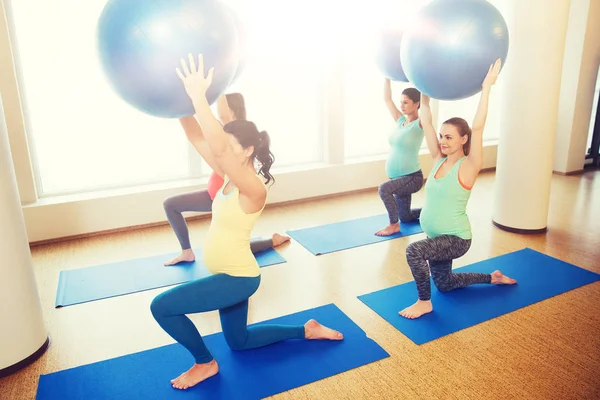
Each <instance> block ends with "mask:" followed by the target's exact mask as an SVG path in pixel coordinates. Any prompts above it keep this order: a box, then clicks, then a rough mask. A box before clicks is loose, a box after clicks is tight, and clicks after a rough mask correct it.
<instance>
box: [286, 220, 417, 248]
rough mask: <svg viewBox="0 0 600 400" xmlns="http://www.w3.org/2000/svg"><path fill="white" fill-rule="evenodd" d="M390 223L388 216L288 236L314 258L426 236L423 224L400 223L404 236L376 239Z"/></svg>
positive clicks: (322, 227)
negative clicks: (370, 245)
mask: <svg viewBox="0 0 600 400" xmlns="http://www.w3.org/2000/svg"><path fill="white" fill-rule="evenodd" d="M389 223H390V220H389V218H388V215H387V214H383V215H375V216H372V217H366V218H358V219H353V220H349V221H343V222H336V223H333V224H327V225H321V226H315V227H312V228H306V229H297V230H292V231H287V233H288V235H290V236H291V237H292V238H293V239H294V240H296V241H297V242H298V243H300V244H301V245H302V246H304V248H306V249H307V250H308V251H310V252H311V253H312V254H314V255H320V254H327V253H333V252H336V251H340V250H346V249H350V248H353V247H358V246H364V245H367V244H372V243H378V242H383V241H386V240H391V239H396V238H399V237H403V236H409V235H414V234H417V233H421V232H423V229H421V224H419V222H418V221H416V222H408V223H400V232H399V233H396V234H394V235H390V236H377V235H375V232H377V231H378V230H380V229H383V228H385V227H386V226H388V225H389Z"/></svg>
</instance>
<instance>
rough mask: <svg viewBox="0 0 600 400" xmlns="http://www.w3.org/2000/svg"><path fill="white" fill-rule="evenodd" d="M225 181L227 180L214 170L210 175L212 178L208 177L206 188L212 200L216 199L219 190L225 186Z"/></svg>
mask: <svg viewBox="0 0 600 400" xmlns="http://www.w3.org/2000/svg"><path fill="white" fill-rule="evenodd" d="M223 182H225V180H224V179H223V178H222V177H221V176H219V174H217V173H216V172H213V173H212V174H211V175H210V178H208V185H207V187H206V190H208V195H209V196H210V198H211V199H212V200H214V199H215V196H216V195H217V192H218V191H219V189H221V186H223Z"/></svg>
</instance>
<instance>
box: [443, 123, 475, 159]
mask: <svg viewBox="0 0 600 400" xmlns="http://www.w3.org/2000/svg"><path fill="white" fill-rule="evenodd" d="M444 124H448V125H452V126H453V127H455V128H456V130H457V131H458V133H459V134H460V136H461V137H463V136H465V135H467V142H466V143H465V144H463V151H464V152H465V156H468V155H469V152H470V151H471V128H470V127H469V123H468V122H467V121H465V120H464V119H462V118H458V117H454V118H450V119H449V120H446V121H444Z"/></svg>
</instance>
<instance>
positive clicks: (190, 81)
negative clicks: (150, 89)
mask: <svg viewBox="0 0 600 400" xmlns="http://www.w3.org/2000/svg"><path fill="white" fill-rule="evenodd" d="M181 64H182V67H183V72H181V71H180V70H179V69H177V73H178V75H179V77H180V78H181V80H182V81H183V83H184V85H185V90H186V91H187V93H188V95H189V96H190V98H191V100H192V102H193V104H194V109H195V111H196V118H197V119H198V122H199V127H200V128H199V129H198V132H197V133H196V134H195V135H194V136H195V139H194V146H195V147H196V149H197V150H198V152H199V153H200V154H201V156H202V157H203V158H204V160H205V161H206V162H207V164H208V165H209V166H210V167H211V168H212V169H213V170H214V171H215V172H216V173H218V174H219V175H220V176H222V177H223V178H224V183H223V186H222V187H221V188H220V189H219V191H218V192H217V195H216V197H215V199H214V202H213V206H212V210H213V216H212V220H211V224H210V230H209V232H208V238H207V240H206V244H205V247H204V249H203V255H204V263H205V265H206V267H207V268H208V270H209V271H210V272H211V273H212V275H210V276H208V277H206V278H202V279H198V280H195V281H192V282H189V283H185V284H182V285H179V286H177V287H175V288H173V289H169V290H167V291H165V292H163V293H161V294H160V295H158V296H157V297H156V298H155V299H154V300H153V301H152V304H151V306H150V309H151V311H152V315H153V316H154V318H155V319H156V321H157V322H158V324H159V325H160V326H161V327H162V328H163V329H164V330H165V331H166V332H167V333H168V334H169V335H170V336H171V337H172V338H173V339H175V340H176V341H178V342H179V343H180V344H181V345H183V346H184V347H185V348H186V349H187V350H188V351H189V352H190V353H191V354H192V356H193V357H194V359H195V364H194V365H193V366H192V367H191V368H190V369H189V370H188V371H186V372H184V373H183V374H181V375H180V376H179V377H177V378H175V379H173V380H172V381H171V384H172V385H173V387H174V388H177V389H187V388H189V387H192V386H194V385H196V384H198V383H199V382H202V381H203V380H205V379H208V378H210V377H211V376H213V375H215V374H217V373H218V372H219V366H218V364H217V361H216V360H214V359H213V357H212V355H211V353H210V352H209V351H208V349H207V348H206V346H205V345H204V342H203V340H202V337H201V336H200V334H199V333H198V330H197V329H196V327H195V326H194V324H193V323H192V321H191V320H190V319H189V318H188V317H187V316H186V314H193V313H199V312H206V311H214V310H219V315H220V318H221V326H222V328H223V335H224V336H225V340H226V341H227V344H228V345H229V347H231V348H232V349H233V350H247V349H252V348H256V347H262V346H267V345H269V344H272V343H276V342H280V341H283V340H289V339H325V340H341V339H343V337H342V334H341V333H340V332H337V331H334V330H332V329H329V328H327V327H325V326H323V325H321V324H319V323H318V322H317V321H315V320H309V321H308V322H306V324H304V325H298V326H290V325H276V324H260V325H258V326H253V327H248V326H247V319H248V298H249V297H250V296H252V294H254V292H256V290H257V289H258V287H259V284H260V268H259V266H258V264H257V262H256V258H255V257H254V255H253V254H252V250H251V248H250V232H251V230H252V228H253V227H254V224H255V222H256V220H257V219H258V218H259V217H260V214H261V213H262V210H263V208H264V206H265V203H266V200H267V188H266V186H265V184H268V183H269V182H270V181H271V180H272V179H273V177H272V176H271V174H270V173H269V169H270V168H271V164H273V155H272V153H271V151H270V149H269V136H268V135H267V133H266V132H264V131H263V132H259V131H258V129H257V128H256V125H255V124H254V123H252V122H250V121H244V120H237V121H232V122H230V123H227V124H225V125H224V126H221V124H220V123H219V121H218V120H217V119H216V118H215V117H214V116H213V113H212V111H211V109H210V105H209V103H208V101H207V99H206V91H207V89H208V88H209V86H210V84H211V82H212V75H213V73H212V70H211V71H209V73H208V76H207V77H205V76H204V65H203V60H202V56H201V55H200V56H199V58H198V67H196V63H195V60H194V58H193V57H192V56H191V55H190V56H189V68H188V64H187V63H186V62H185V61H183V60H182V62H181ZM255 162H257V163H258V164H259V165H260V169H259V171H258V175H262V176H263V177H264V178H265V180H266V182H263V180H262V179H261V178H260V177H259V176H258V175H257V172H256V170H255V167H254V165H255Z"/></svg>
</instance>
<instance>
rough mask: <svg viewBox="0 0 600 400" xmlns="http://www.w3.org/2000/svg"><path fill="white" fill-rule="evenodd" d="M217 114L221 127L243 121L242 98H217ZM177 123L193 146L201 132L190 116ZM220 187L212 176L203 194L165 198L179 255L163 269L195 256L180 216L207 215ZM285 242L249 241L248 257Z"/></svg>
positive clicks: (279, 238)
mask: <svg viewBox="0 0 600 400" xmlns="http://www.w3.org/2000/svg"><path fill="white" fill-rule="evenodd" d="M217 111H218V114H219V120H220V121H221V123H222V124H226V123H228V122H231V121H235V120H245V119H246V105H245V102H244V97H243V96H242V95H241V94H240V93H229V94H226V95H223V96H221V97H219V99H218V100H217ZM179 122H180V123H181V126H182V127H183V130H184V131H185V133H186V136H187V138H188V140H189V141H190V143H192V144H195V142H196V141H197V140H200V141H201V140H202V129H201V128H200V125H199V124H198V121H196V118H194V116H189V117H184V118H181V119H180V120H179ZM221 186H223V177H222V176H220V175H219V174H217V173H216V172H213V173H212V174H211V175H210V178H208V185H207V189H206V190H199V191H195V192H190V193H184V194H179V195H176V196H172V197H169V198H168V199H166V200H165V201H164V203H163V206H164V209H165V213H166V214H167V219H168V220H169V224H171V227H172V228H173V230H174V231H175V235H176V236H177V240H179V245H180V246H181V254H180V255H178V256H177V257H175V258H173V259H172V260H169V261H167V262H165V265H175V264H178V263H180V262H191V261H194V260H195V259H196V255H195V254H194V251H193V250H192V246H191V245H190V234H189V231H188V228H187V224H186V223H185V218H183V215H181V213H183V212H188V211H194V212H211V211H212V204H213V200H214V198H215V196H216V194H217V191H218V190H219V189H220V188H221ZM289 240H290V237H289V236H286V235H281V234H279V233H274V234H273V236H272V237H271V238H268V239H262V238H256V239H252V240H251V241H250V248H251V249H252V253H254V254H256V253H258V252H259V251H262V250H266V249H270V248H273V247H277V246H279V245H281V244H283V243H285V242H287V241H289Z"/></svg>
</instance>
